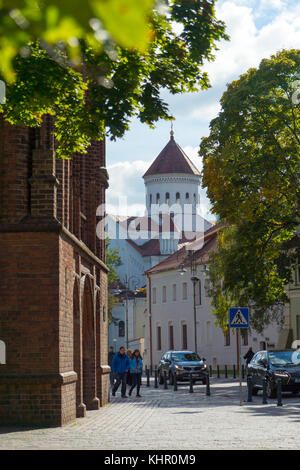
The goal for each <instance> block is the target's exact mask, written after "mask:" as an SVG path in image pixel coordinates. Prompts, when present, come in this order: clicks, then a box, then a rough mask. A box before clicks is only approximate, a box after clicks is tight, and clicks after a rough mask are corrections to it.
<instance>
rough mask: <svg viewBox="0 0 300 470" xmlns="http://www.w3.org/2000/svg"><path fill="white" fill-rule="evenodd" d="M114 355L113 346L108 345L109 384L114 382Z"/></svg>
mask: <svg viewBox="0 0 300 470" xmlns="http://www.w3.org/2000/svg"><path fill="white" fill-rule="evenodd" d="M114 355H115V351H114V348H113V346H110V348H109V351H108V365H109V367H110V369H111V371H110V385H111V386H113V384H114V373H113V371H112V361H113V358H114Z"/></svg>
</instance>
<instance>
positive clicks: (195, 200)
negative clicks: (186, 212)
mask: <svg viewBox="0 0 300 470" xmlns="http://www.w3.org/2000/svg"><path fill="white" fill-rule="evenodd" d="M193 197H194V202H195V203H196V202H197V199H196V194H195V193H194V196H193Z"/></svg>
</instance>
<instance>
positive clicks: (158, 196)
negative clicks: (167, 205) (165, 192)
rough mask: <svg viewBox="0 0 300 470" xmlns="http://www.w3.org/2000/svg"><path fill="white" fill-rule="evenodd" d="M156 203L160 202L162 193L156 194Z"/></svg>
mask: <svg viewBox="0 0 300 470" xmlns="http://www.w3.org/2000/svg"><path fill="white" fill-rule="evenodd" d="M156 204H160V194H159V193H157V194H156Z"/></svg>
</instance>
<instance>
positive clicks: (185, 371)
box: [158, 351, 207, 385]
mask: <svg viewBox="0 0 300 470" xmlns="http://www.w3.org/2000/svg"><path fill="white" fill-rule="evenodd" d="M164 371H166V373H167V377H168V379H169V381H170V384H171V385H173V383H174V374H175V371H176V378H177V381H178V382H184V381H187V380H190V374H191V373H192V378H193V382H194V383H195V382H196V381H198V380H201V381H202V383H203V384H206V380H207V367H206V364H205V359H201V358H200V357H199V356H198V354H197V353H195V352H193V351H168V352H166V353H165V354H164V355H163V356H162V358H161V360H160V363H159V365H158V380H159V383H160V384H163V382H164Z"/></svg>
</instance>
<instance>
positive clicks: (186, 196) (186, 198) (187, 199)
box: [185, 193, 190, 203]
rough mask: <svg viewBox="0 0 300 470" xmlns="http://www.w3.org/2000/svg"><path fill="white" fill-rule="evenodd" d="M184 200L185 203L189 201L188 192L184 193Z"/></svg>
mask: <svg viewBox="0 0 300 470" xmlns="http://www.w3.org/2000/svg"><path fill="white" fill-rule="evenodd" d="M185 200H186V202H187V203H189V202H190V194H189V193H185Z"/></svg>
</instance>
